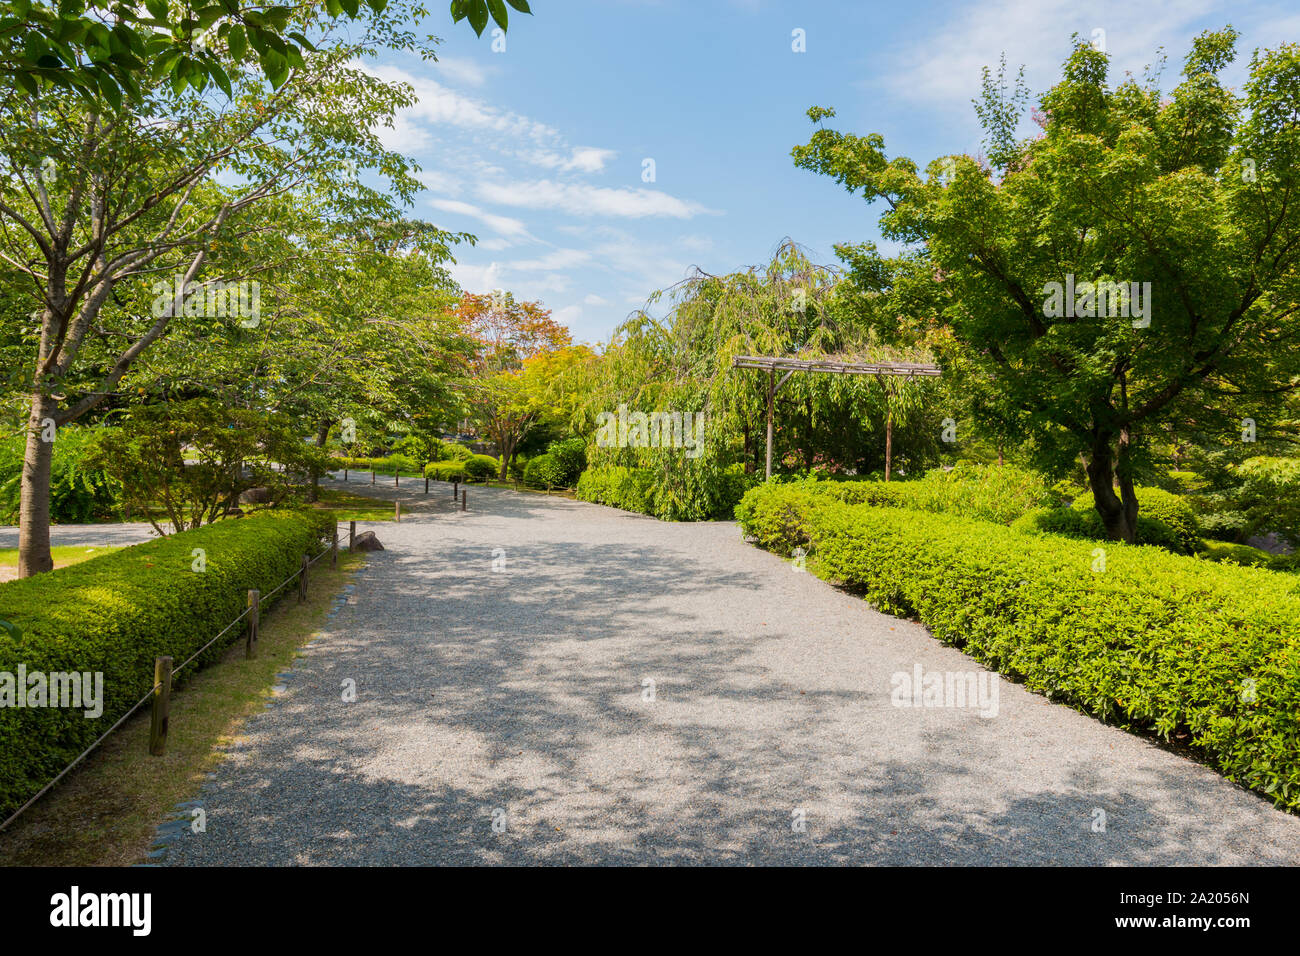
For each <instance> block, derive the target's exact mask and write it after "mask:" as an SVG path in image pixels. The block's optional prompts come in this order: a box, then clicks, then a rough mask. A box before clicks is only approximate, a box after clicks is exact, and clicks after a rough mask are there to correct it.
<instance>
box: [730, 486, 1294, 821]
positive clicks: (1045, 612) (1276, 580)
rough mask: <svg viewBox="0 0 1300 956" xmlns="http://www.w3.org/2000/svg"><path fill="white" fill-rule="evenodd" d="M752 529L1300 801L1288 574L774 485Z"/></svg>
mask: <svg viewBox="0 0 1300 956" xmlns="http://www.w3.org/2000/svg"><path fill="white" fill-rule="evenodd" d="M737 514H738V517H739V518H740V520H741V524H742V527H743V528H744V530H745V531H746V533H748V534H750V535H753V536H754V537H756V538H757V539H758V540H759V542H760V543H761V544H763V545H764V546H766V547H770V548H772V549H773V550H777V551H779V552H781V553H783V554H788V553H789V550H790V549H791V548H793V547H794V546H796V545H804V546H805V547H809V548H810V549H811V551H812V554H813V555H814V558H813V560H812V561H811V562H810V564H809V567H810V568H812V569H815V570H816V571H817V573H819V574H820V575H822V576H823V577H826V578H828V579H831V580H835V581H839V582H842V583H843V584H845V585H847V586H849V587H851V588H853V589H855V590H857V591H859V592H861V593H862V594H864V595H865V597H866V598H867V600H869V601H871V602H872V603H873V604H875V605H876V606H877V607H879V608H880V609H881V610H882V611H886V612H889V613H895V614H901V615H906V616H909V617H914V618H916V619H918V620H920V621H921V622H922V623H923V624H925V625H926V627H928V628H929V629H930V631H931V633H933V634H934V636H935V637H937V638H939V639H940V640H942V641H944V642H946V643H949V644H953V645H956V646H958V647H961V648H962V649H963V650H964V651H965V652H966V653H968V654H970V655H971V656H972V657H974V658H976V659H977V660H979V661H981V662H983V663H984V664H986V665H987V666H989V667H991V668H993V669H996V670H998V671H1000V672H1001V673H1003V674H1005V675H1007V676H1009V677H1012V678H1014V679H1016V680H1019V681H1023V682H1024V683H1025V684H1026V685H1027V686H1028V687H1030V688H1032V689H1034V690H1037V691H1040V692H1042V693H1044V694H1046V695H1047V696H1048V697H1050V698H1053V699H1055V700H1060V701H1063V702H1065V703H1068V704H1070V705H1071V706H1074V707H1076V708H1078V709H1080V710H1083V711H1085V712H1087V713H1091V714H1094V715H1096V716H1098V717H1100V718H1102V719H1103V720H1107V721H1113V722H1115V723H1118V724H1120V725H1121V726H1125V727H1131V728H1141V729H1145V730H1150V731H1154V732H1155V733H1158V734H1160V735H1162V736H1164V737H1166V738H1167V737H1169V736H1170V735H1171V734H1173V733H1174V732H1175V731H1182V730H1185V731H1187V732H1188V733H1189V734H1190V740H1191V742H1192V743H1193V744H1194V745H1195V746H1197V747H1198V748H1200V749H1201V751H1202V752H1203V753H1204V754H1205V756H1206V758H1207V759H1208V760H1209V761H1210V762H1211V763H1212V764H1213V765H1214V766H1216V767H1217V768H1218V769H1219V770H1220V771H1221V772H1222V773H1223V774H1224V775H1225V776H1227V777H1229V778H1230V779H1233V780H1236V781H1238V782H1240V783H1241V784H1243V785H1245V786H1248V787H1251V788H1252V789H1255V790H1258V791H1260V792H1262V793H1265V794H1267V795H1268V796H1270V797H1272V798H1273V800H1274V801H1275V802H1276V803H1277V804H1278V805H1280V806H1285V807H1287V808H1290V809H1293V810H1295V809H1300V635H1298V634H1297V627H1296V622H1297V621H1300V585H1298V584H1297V582H1296V581H1295V579H1294V578H1293V577H1291V576H1289V575H1283V574H1279V573H1276V572H1273V571H1267V570H1260V569H1254V568H1242V567H1235V566H1232V565H1227V564H1215V563H1212V562H1208V561H1204V560H1202V559H1199V558H1196V557H1186V556H1181V555H1174V554H1169V553H1167V552H1164V551H1161V550H1158V549H1155V548H1148V547H1141V546H1130V545H1123V544H1115V543H1109V542H1108V543H1106V544H1105V545H1104V550H1105V570H1104V571H1100V572H1094V571H1093V567H1094V561H1095V549H1096V548H1097V547H1098V543H1097V542H1075V541H1070V540H1066V539H1062V538H1059V537H1052V538H1048V537H1036V536H1033V535H1024V534H1020V533H1019V532H1017V531H1015V530H1013V529H1010V528H1006V527H1001V526H999V525H996V524H993V523H990V522H983V521H975V520H970V519H963V518H955V517H951V516H943V515H932V514H926V513H922V512H916V511H906V510H900V509H896V508H877V507H871V506H865V505H846V504H843V503H842V502H839V501H835V500H833V499H830V498H828V497H826V496H817V495H811V494H809V492H808V491H807V490H806V489H800V488H783V487H780V486H764V487H760V488H758V489H755V490H754V491H752V492H750V493H749V494H748V495H746V497H745V500H744V501H743V502H742V504H741V506H740V507H739V508H737Z"/></svg>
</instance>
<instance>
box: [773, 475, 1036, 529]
mask: <svg viewBox="0 0 1300 956" xmlns="http://www.w3.org/2000/svg"><path fill="white" fill-rule="evenodd" d="M794 484H799V485H806V486H808V487H810V488H812V489H814V490H816V491H817V492H818V493H819V494H823V495H828V496H830V497H832V498H835V499H838V500H839V501H843V502H845V503H846V504H869V505H877V506H889V507H895V508H913V509H915V510H917V511H931V512H935V513H938V514H952V515H959V516H961V517H966V518H978V519H981V520H984V521H996V522H998V523H999V524H1010V523H1011V522H1012V521H1015V520H1016V519H1017V518H1020V517H1021V516H1022V515H1024V514H1025V513H1026V512H1029V511H1031V510H1032V509H1035V508H1038V507H1042V506H1046V505H1050V504H1054V503H1058V496H1057V495H1056V493H1055V492H1054V491H1053V490H1052V489H1051V488H1049V487H1048V486H1047V483H1046V482H1045V481H1044V480H1043V478H1042V477H1041V476H1039V475H1038V474H1037V473H1035V472H1032V471H1025V470H1024V469H1021V468H1016V467H1014V466H1012V465H997V466H994V465H979V464H974V463H971V462H959V463H958V464H957V465H956V466H955V467H953V468H951V469H949V470H947V471H945V470H943V469H942V468H936V469H934V470H933V471H930V472H927V473H926V474H925V475H923V476H921V477H919V478H909V479H906V480H903V481H890V482H883V481H875V480H871V479H857V480H843V481H825V480H818V479H817V478H808V479H801V480H799V481H797V482H794Z"/></svg>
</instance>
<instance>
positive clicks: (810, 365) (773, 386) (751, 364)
mask: <svg viewBox="0 0 1300 956" xmlns="http://www.w3.org/2000/svg"><path fill="white" fill-rule="evenodd" d="M731 365H732V367H733V368H757V369H765V370H766V371H767V471H766V475H765V477H766V478H771V477H772V406H773V405H775V404H776V392H777V389H779V388H780V387H781V386H782V385H784V384H785V383H786V381H787V380H788V379H789V378H790V376H791V375H793V374H794V373H795V372H829V373H831V374H833V375H875V376H876V377H877V378H883V377H884V376H886V375H900V376H903V377H905V378H915V377H916V376H918V375H921V376H929V377H937V376H939V375H941V374H943V373H942V372H941V371H940V369H939V366H937V365H931V364H929V363H928V362H841V361H838V360H836V359H794V358H775V357H767V356H761V355H737V356H734V357H733V358H732V360H731ZM777 372H785V374H784V375H782V376H781V379H780V381H778V380H777V377H776V373H777ZM892 425H893V412H892V411H890V412H889V413H888V420H887V422H886V427H885V480H886V481H888V480H889V459H890V452H891V450H892V449H891V448H890V445H891V444H892V439H893V429H892V427H891V426H892Z"/></svg>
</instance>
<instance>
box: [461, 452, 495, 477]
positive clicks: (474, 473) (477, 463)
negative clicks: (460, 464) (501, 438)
mask: <svg viewBox="0 0 1300 956" xmlns="http://www.w3.org/2000/svg"><path fill="white" fill-rule="evenodd" d="M465 473H466V474H467V475H469V476H470V477H471V478H477V479H478V480H480V481H484V480H490V479H492V478H496V477H497V476H498V475H500V474H501V462H499V461H497V460H496V459H495V458H493V457H492V456H491V455H470V457H468V458H466V459H465Z"/></svg>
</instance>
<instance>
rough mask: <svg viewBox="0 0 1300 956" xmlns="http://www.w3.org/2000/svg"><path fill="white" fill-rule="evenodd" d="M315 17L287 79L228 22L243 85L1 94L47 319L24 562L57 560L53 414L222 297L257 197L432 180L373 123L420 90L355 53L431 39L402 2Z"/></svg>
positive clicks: (364, 195)
mask: <svg viewBox="0 0 1300 956" xmlns="http://www.w3.org/2000/svg"><path fill="white" fill-rule="evenodd" d="M302 17H303V19H302V25H303V27H304V28H306V29H309V30H316V31H318V32H320V33H321V34H322V39H321V40H320V42H319V43H318V44H317V49H316V51H315V52H309V53H307V54H305V55H304V56H303V57H302V59H301V61H300V62H296V63H291V64H290V65H288V66H287V67H286V70H285V73H284V75H283V76H277V77H276V79H277V80H279V81H280V82H278V83H276V84H275V88H271V86H270V85H269V84H268V82H267V80H266V79H265V77H264V76H263V75H262V74H261V73H260V72H253V71H248V70H242V69H240V67H239V62H240V61H239V60H238V58H237V57H236V55H235V52H234V51H230V50H229V46H230V43H231V42H232V41H230V40H229V39H228V40H227V41H226V44H225V46H224V47H221V46H220V45H218V47H219V49H225V50H226V51H227V54H228V56H227V60H226V62H227V65H228V70H227V73H228V75H229V77H230V80H231V87H232V89H231V95H230V96H229V97H228V98H223V97H214V96H211V95H200V94H199V93H197V92H195V91H194V90H193V89H192V88H187V87H186V85H185V84H181V83H172V84H170V85H168V86H165V87H163V86H157V85H154V86H150V87H148V88H147V89H144V90H142V97H143V99H142V103H141V105H140V106H139V108H138V109H136V110H133V111H127V110H103V109H100V108H99V107H98V106H96V105H93V104H92V105H87V104H86V103H85V102H84V101H83V100H82V98H81V97H79V96H77V95H75V94H67V93H63V92H60V91H57V90H56V91H53V92H49V91H44V90H42V91H39V92H38V93H36V94H25V95H22V96H18V97H10V98H8V99H6V100H5V101H4V103H3V108H0V122H2V123H3V124H4V126H5V129H6V134H7V135H6V136H5V139H4V143H3V150H2V153H0V155H3V158H4V160H5V162H6V164H7V166H8V168H9V170H10V172H11V176H10V178H8V179H6V180H5V181H4V182H3V184H2V185H0V262H3V263H5V264H6V265H7V266H9V267H11V268H12V269H14V270H16V271H17V272H19V273H20V274H22V275H23V277H24V278H25V280H26V284H27V287H28V288H29V289H30V290H31V292H32V293H33V303H34V307H35V308H36V310H37V319H36V321H37V325H38V326H39V330H40V331H39V343H38V344H37V346H36V354H35V356H34V360H33V361H31V363H30V364H29V366H28V380H27V381H28V387H27V391H28V394H29V396H30V405H29V415H28V422H27V434H28V439H27V457H26V461H25V465H24V475H23V493H22V519H21V531H20V538H19V573H20V574H22V575H30V574H33V573H36V572H39V571H44V570H48V569H49V568H50V567H51V564H52V562H51V560H50V553H49V514H48V485H49V468H50V460H51V452H52V449H51V440H52V439H53V437H54V431H53V429H55V428H56V427H57V426H58V425H62V424H65V423H67V422H70V421H74V420H76V419H77V418H78V417H80V416H81V415H83V414H85V413H86V412H88V411H90V410H92V409H94V408H96V407H97V406H98V405H100V404H101V403H102V402H103V401H104V399H105V397H106V396H108V395H109V394H111V393H112V392H113V390H114V389H115V387H116V386H117V384H118V383H119V382H120V381H121V379H122V377H123V375H125V374H126V372H127V371H128V370H129V369H130V368H131V366H132V365H133V364H134V363H135V362H136V361H137V360H138V358H139V357H140V355H141V354H143V353H144V352H145V351H146V350H147V349H149V348H150V347H152V346H153V345H154V344H155V343H156V342H157V341H158V340H159V339H160V338H161V337H162V336H163V335H164V334H165V333H166V332H167V330H168V328H169V326H170V325H171V324H172V323H173V319H176V318H178V317H190V316H192V315H196V314H201V315H207V314H209V313H210V311H211V308H210V307H209V306H207V305H206V304H205V303H211V302H212V297H211V296H209V295H208V292H209V290H210V288H211V287H210V286H209V287H207V288H205V287H204V286H203V285H200V284H199V283H198V281H197V280H198V279H199V278H200V275H201V273H202V272H203V270H204V267H205V264H206V263H207V261H208V259H209V256H210V254H211V252H212V250H213V247H214V246H215V245H217V244H218V243H219V242H220V241H221V240H223V239H226V238H229V237H231V236H237V235H238V234H239V230H240V226H241V223H242V221H243V218H244V216H245V215H246V214H247V213H248V211H249V210H250V209H251V208H252V207H254V206H256V205H257V204H259V203H264V202H267V201H270V200H273V199H274V198H275V197H278V196H281V195H284V194H287V193H290V192H295V191H310V192H311V193H312V194H313V195H314V196H316V197H317V198H318V201H321V202H325V203H327V204H329V205H331V206H332V207H333V208H334V209H336V210H337V211H338V214H340V215H350V216H353V217H362V216H365V217H370V218H373V219H378V220H382V219H396V218H398V214H399V207H398V204H400V203H403V202H406V201H408V200H409V198H410V197H411V195H413V193H414V191H415V190H416V189H417V188H418V183H417V181H416V180H415V179H414V178H413V177H412V175H411V170H410V167H409V164H408V162H407V161H406V160H405V159H403V158H402V157H401V156H398V155H396V154H394V153H391V152H389V151H388V150H386V149H385V148H384V147H383V145H382V144H381V142H380V140H379V138H378V136H377V134H376V130H375V127H376V126H378V125H381V124H383V123H385V122H390V121H391V117H392V115H393V113H394V112H395V111H396V110H397V109H398V108H400V107H402V106H406V105H409V104H410V103H411V102H412V94H411V92H410V90H409V88H405V87H401V86H396V85H390V84H386V83H384V82H382V81H380V80H378V79H377V78H375V77H374V76H372V75H371V74H370V73H368V72H366V71H365V70H362V69H360V68H359V67H357V66H355V65H354V64H355V62H356V59H357V57H359V56H361V55H365V54H374V53H375V52H377V50H378V49H379V48H390V49H411V48H419V47H418V45H417V44H415V42H414V40H413V39H412V37H411V36H410V35H409V34H407V33H403V32H401V31H399V30H395V29H394V28H393V26H392V22H391V19H390V17H388V16H382V17H381V16H378V15H373V14H372V15H371V16H370V17H369V18H367V19H366V20H365V21H364V23H365V26H366V28H365V29H364V30H363V31H361V32H360V34H359V35H357V36H355V37H352V36H348V37H338V38H335V37H334V36H333V35H332V33H331V32H330V31H331V29H332V28H333V27H332V21H331V20H330V18H329V17H328V16H327V15H318V13H317V11H316V10H315V9H314V8H312V9H307V10H304V12H303V14H302ZM53 157H61V158H62V160H61V161H60V162H59V163H57V164H56V163H55V162H54V161H53V159H52V158H53ZM368 167H369V168H375V169H379V170H382V172H383V175H385V176H386V177H387V179H388V181H389V183H390V187H391V194H383V193H379V192H377V191H376V190H374V189H372V188H369V187H367V186H366V185H364V184H363V183H362V182H361V181H360V180H359V179H358V177H357V174H356V172H355V170H356V169H357V168H368ZM231 180H234V181H235V182H236V185H221V184H220V182H221V181H226V182H229V181H231ZM158 281H161V283H162V285H161V287H160V288H161V290H162V291H161V292H159V293H158V294H157V295H156V298H155V301H154V303H153V307H152V308H151V309H150V310H149V311H148V312H146V313H144V314H143V315H141V314H138V313H137V314H127V313H126V312H125V310H114V309H112V308H111V307H108V308H106V307H107V306H108V304H109V303H111V302H114V301H115V297H116V296H118V295H119V294H121V293H123V292H126V294H130V293H129V292H127V288H128V287H133V286H136V285H138V284H139V283H148V284H149V285H151V286H152V285H153V283H155V282H158ZM109 318H112V319H113V320H114V321H113V322H112V324H111V325H110V324H108V319H109ZM88 336H90V337H92V338H94V339H97V340H98V341H99V342H100V343H101V344H107V343H111V347H112V351H113V356H112V359H111V361H110V362H108V363H107V364H106V366H105V367H104V368H102V369H97V370H95V375H94V377H93V380H91V381H82V378H84V376H85V374H86V372H87V369H86V367H85V364H84V360H83V346H84V345H85V344H86V340H87V337H88Z"/></svg>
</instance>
